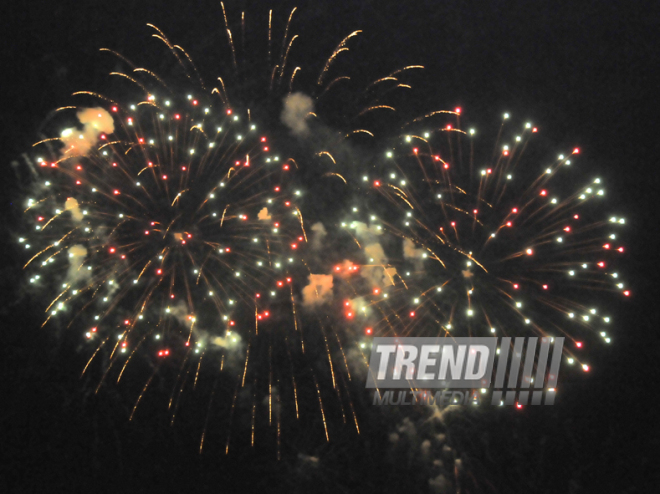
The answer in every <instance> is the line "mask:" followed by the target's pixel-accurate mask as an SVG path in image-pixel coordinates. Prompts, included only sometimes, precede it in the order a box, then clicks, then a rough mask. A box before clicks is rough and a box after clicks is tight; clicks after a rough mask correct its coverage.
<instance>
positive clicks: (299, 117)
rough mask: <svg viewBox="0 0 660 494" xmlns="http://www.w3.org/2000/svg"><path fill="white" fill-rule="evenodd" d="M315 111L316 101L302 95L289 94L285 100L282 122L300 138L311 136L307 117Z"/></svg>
mask: <svg viewBox="0 0 660 494" xmlns="http://www.w3.org/2000/svg"><path fill="white" fill-rule="evenodd" d="M313 111H314V101H313V100H312V98H310V97H309V96H307V95H305V94H302V93H293V94H289V95H288V96H286V98H284V109H283V110H282V116H281V120H282V123H283V124H284V125H286V126H287V127H288V128H289V130H291V133H292V134H293V135H295V136H298V137H305V136H306V135H307V134H309V127H308V125H307V117H308V116H309V114H310V113H312V112H313Z"/></svg>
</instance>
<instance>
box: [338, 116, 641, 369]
mask: <svg viewBox="0 0 660 494" xmlns="http://www.w3.org/2000/svg"><path fill="white" fill-rule="evenodd" d="M439 120H440V122H439ZM509 121H510V119H509V115H508V114H507V115H505V116H504V119H503V121H502V125H501V126H500V128H499V129H498V130H497V136H496V137H495V139H494V140H493V141H491V143H492V144H491V145H483V144H482V143H481V142H480V141H479V134H478V133H477V132H476V130H475V129H468V130H463V129H462V127H461V111H460V109H456V110H455V111H443V112H432V113H430V114H428V115H426V116H424V117H422V118H419V119H416V120H414V121H412V122H410V123H408V124H406V125H405V126H404V132H405V133H404V134H402V135H401V136H399V137H398V138H397V139H395V140H394V142H393V143H391V144H390V145H389V147H386V148H385V149H382V150H381V151H380V153H379V157H378V158H376V159H374V160H371V161H370V162H368V163H367V164H366V166H364V167H361V168H360V169H359V170H352V169H350V170H347V169H345V170H343V171H342V170H338V172H341V173H343V175H342V177H343V178H344V179H345V180H347V182H348V183H349V186H350V187H354V188H355V189H356V190H357V191H358V193H356V194H355V195H354V196H353V197H352V198H351V203H350V205H347V206H348V207H344V208H343V216H341V220H340V222H339V223H338V224H336V225H334V227H335V229H334V230H333V235H339V236H341V237H342V238H344V239H345V242H346V244H353V246H354V250H355V253H354V254H353V257H352V259H353V260H354V262H355V263H356V264H358V265H360V271H361V273H362V274H363V276H362V277H360V278H359V280H357V282H356V283H352V288H353V290H354V293H355V294H356V295H355V296H358V295H359V299H358V300H359V305H360V307H358V310H357V311H355V313H356V314H357V315H362V318H361V319H360V323H361V324H362V325H363V327H364V330H363V331H364V333H365V335H366V336H371V335H378V336H421V335H424V336H441V337H445V336H447V337H451V336H489V335H490V336H523V335H530V336H548V337H551V338H552V337H554V336H566V337H567V338H568V339H569V340H570V341H571V342H572V344H571V345H569V346H568V347H567V348H566V349H565V353H566V358H567V362H568V363H569V364H576V363H577V364H579V365H580V366H581V367H582V369H583V370H584V371H588V370H589V363H588V361H587V360H586V359H587V358H586V357H585V356H584V355H585V354H584V349H585V346H589V344H591V343H593V342H595V340H596V339H599V340H600V341H601V342H604V343H606V344H609V343H610V341H611V336H610V329H611V328H610V326H611V317H612V314H611V311H612V310H613V309H612V307H613V305H612V303H616V302H612V301H614V300H616V299H617V296H618V297H620V298H621V299H623V298H625V297H628V296H630V293H631V292H630V290H629V288H628V287H627V286H626V284H625V282H624V281H623V280H622V279H621V277H620V274H619V272H618V267H619V266H620V264H621V258H622V257H623V256H624V255H625V249H626V248H625V246H624V243H623V233H624V229H625V219H624V218H621V217H619V216H618V215H616V213H614V214H613V215H611V216H607V214H606V209H607V207H608V203H607V197H606V191H605V185H604V179H603V178H601V177H600V176H597V175H596V176H592V177H590V178H586V179H583V178H582V177H584V173H582V174H581V173H580V172H579V170H578V169H579V167H580V163H579V158H580V151H579V149H578V148H574V149H572V150H570V151H569V152H568V153H565V154H560V155H559V156H557V155H555V156H554V157H552V158H549V152H548V149H547V148H546V147H544V146H543V145H539V144H538V143H536V142H534V141H535V140H536V139H535V138H536V137H537V134H538V129H537V128H536V127H535V126H534V125H532V124H531V123H526V124H524V125H521V126H520V128H519V130H518V132H515V130H513V131H512V130H510V129H509V125H508V124H509ZM328 152H331V150H330V151H328ZM576 177H577V178H576ZM337 227H338V228H337ZM336 269H337V270H340V269H341V268H340V267H337V268H336ZM348 315H350V316H351V317H352V316H353V313H352V312H349V314H347V316H348ZM594 336H595V337H596V338H593V337H594ZM363 343H364V345H365V346H368V341H367V342H363Z"/></svg>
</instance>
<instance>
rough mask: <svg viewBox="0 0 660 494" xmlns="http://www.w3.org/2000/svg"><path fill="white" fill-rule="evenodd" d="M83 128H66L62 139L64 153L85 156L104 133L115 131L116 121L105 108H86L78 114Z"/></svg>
mask: <svg viewBox="0 0 660 494" xmlns="http://www.w3.org/2000/svg"><path fill="white" fill-rule="evenodd" d="M76 117H77V118H78V121H79V122H80V123H81V124H82V126H83V129H82V130H78V129H66V130H64V131H63V132H62V135H61V137H60V140H61V141H62V142H63V143H64V150H63V155H65V156H66V155H71V156H84V155H86V154H87V153H88V152H89V150H90V149H91V148H92V146H94V145H95V144H96V143H97V142H98V140H99V136H100V135H101V134H103V133H106V134H111V133H112V132H114V131H115V123H114V120H113V119H112V115H110V114H109V113H108V112H107V111H106V110H104V109H103V108H84V109H81V110H79V111H78V113H77V114H76Z"/></svg>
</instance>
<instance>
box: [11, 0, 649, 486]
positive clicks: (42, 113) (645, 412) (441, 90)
mask: <svg viewBox="0 0 660 494" xmlns="http://www.w3.org/2000/svg"><path fill="white" fill-rule="evenodd" d="M225 6H226V8H227V13H228V15H229V16H230V18H231V19H233V20H234V21H235V20H237V19H238V18H239V16H240V12H241V11H243V10H245V11H246V17H247V24H248V33H251V34H254V33H257V34H258V35H260V36H265V32H266V19H267V16H268V10H269V8H271V7H272V8H273V9H274V14H273V17H274V20H275V21H276V22H277V23H278V26H279V27H280V29H281V27H282V25H283V24H284V22H285V20H286V18H287V17H288V14H289V12H290V10H291V8H292V7H294V6H298V7H299V10H298V11H297V13H296V16H295V17H294V22H293V24H292V29H293V31H294V32H295V33H297V34H299V35H300V37H301V39H302V40H303V41H304V43H301V44H300V45H299V46H298V47H297V50H298V51H297V52H295V53H294V54H292V56H293V57H294V58H295V60H296V63H298V64H306V65H311V66H315V67H316V66H319V64H322V62H323V61H324V60H325V58H327V56H328V55H329V53H330V52H331V51H332V49H333V48H334V47H335V46H336V45H337V43H338V42H339V41H340V40H341V39H342V38H343V37H344V36H346V35H347V34H349V33H350V32H352V31H353V30H355V29H361V30H363V33H362V34H361V35H360V37H359V38H358V39H357V41H356V42H355V43H353V44H352V45H351V52H350V53H351V54H350V57H352V58H351V60H352V63H354V64H356V66H358V67H362V69H361V71H362V72H363V74H364V77H365V80H368V79H370V78H371V79H373V77H371V75H370V74H383V75H384V74H386V73H387V71H388V70H389V69H395V68H398V67H401V66H404V65H410V64H422V65H424V66H425V67H426V69H425V71H424V73H423V74H422V75H419V76H417V77H416V78H415V84H414V88H415V90H414V94H415V95H414V96H411V98H410V99H411V102H410V105H411V111H414V110H416V109H417V108H419V111H420V112H421V111H423V110H426V109H430V108H432V109H453V108H455V107H456V106H460V107H461V108H462V109H463V113H464V114H465V115H466V117H467V118H468V120H470V121H473V122H475V123H476V124H477V126H478V127H486V126H488V125H491V126H493V125H497V124H498V123H499V119H500V118H501V115H502V113H504V112H505V111H508V112H510V113H511V114H512V115H513V116H514V117H516V118H519V119H520V121H526V120H531V121H533V122H534V123H535V125H538V126H539V128H540V129H541V132H542V133H543V138H544V139H547V141H549V142H552V143H554V144H555V146H554V147H555V148H556V149H557V150H558V152H559V151H561V150H565V149H572V148H573V147H575V146H579V147H580V149H581V152H582V153H583V155H585V156H586V157H585V158H583V160H584V163H585V167H587V168H588V169H589V170H594V171H595V170H598V173H599V174H600V175H601V176H602V177H604V178H605V179H606V181H607V183H608V184H611V185H610V186H609V187H608V195H609V199H610V200H611V202H610V204H612V205H616V208H615V207H614V206H613V208H612V209H616V210H617V211H619V212H620V213H621V214H622V215H623V216H625V217H626V218H627V220H628V226H627V229H626V230H627V235H626V236H627V238H628V240H629V241H628V242H627V245H628V246H629V248H628V251H627V252H628V253H627V255H626V264H627V269H626V272H627V276H626V277H627V279H628V280H629V282H630V284H631V287H632V291H633V296H632V297H631V299H630V300H626V301H625V303H624V302H623V301H622V302H621V303H620V306H617V307H613V308H611V310H612V312H613V313H615V320H616V322H617V324H616V330H615V331H613V338H614V344H613V345H611V347H607V348H597V349H594V350H593V352H592V353H591V355H592V356H591V362H592V365H593V372H590V373H589V375H588V376H586V377H585V378H584V379H580V380H579V381H575V382H572V383H571V384H570V385H567V386H566V392H565V393H564V394H562V398H561V399H560V400H559V402H558V404H557V405H556V406H554V407H538V408H536V409H532V408H529V409H525V410H523V411H522V412H520V411H517V410H513V409H511V410H508V411H505V412H502V413H500V412H499V411H498V413H495V414H492V415H490V416H488V415H487V416H480V417H476V416H475V417H471V418H469V419H466V420H465V423H463V424H459V425H457V429H459V430H460V431H461V432H460V433H457V434H456V437H455V438H454V441H455V444H454V446H455V447H456V448H457V449H458V450H459V451H461V450H463V451H466V452H467V457H469V458H471V463H469V465H471V466H472V470H471V475H472V476H474V477H475V478H476V481H471V482H469V483H468V484H466V486H465V490H466V491H467V492H637V491H638V490H639V489H642V488H643V487H644V486H646V487H649V486H655V485H657V483H658V480H659V479H658V476H657V466H656V462H657V457H658V451H660V442H659V441H658V436H659V431H658V426H657V424H656V422H657V421H656V420H655V417H656V413H655V409H654V402H656V401H657V393H656V392H655V391H654V388H653V386H654V383H655V382H656V380H655V379H654V378H653V377H654V375H657V371H656V368H657V364H656V363H655V359H654V357H656V356H657V355H658V351H659V350H660V348H659V346H658V318H657V306H658V304H657V299H656V298H655V292H656V290H654V286H655V282H656V279H657V277H656V271H657V263H658V259H659V256H658V254H657V242H658V239H659V238H660V237H659V236H658V233H657V231H658V230H657V228H658V225H657V222H656V221H655V216H656V215H657V211H658V191H659V190H660V188H659V182H658V173H657V162H658V156H660V145H659V142H660V140H659V139H658V130H659V128H658V125H657V118H658V111H659V110H660V107H659V105H658V99H659V98H658V88H659V87H660V84H659V83H660V80H659V79H658V68H657V65H658V61H659V60H660V49H659V47H660V40H659V39H658V26H659V25H660V15H659V13H658V12H659V10H658V8H657V6H656V5H655V3H654V2H623V1H611V2H595V1H593V2H592V1H580V2H572V1H571V2H569V1H556V2H549V1H536V2H526V1H498V2H460V1H438V2H431V1H424V2H422V1H410V2H403V1H401V2H396V3H395V2H390V1H346V0H340V1H332V2H321V1H316V2H309V5H306V4H304V3H302V2H299V3H292V2H289V1H285V2H275V3H273V4H272V6H271V5H269V4H267V3H266V2H232V1H227V2H225ZM7 9H8V10H7ZM3 10H4V11H3V13H2V21H1V22H2V24H3V29H2V31H1V32H2V38H3V41H2V44H1V46H2V58H1V60H2V70H1V72H0V74H1V75H0V77H1V78H2V83H1V84H0V88H1V91H0V98H2V103H1V105H0V122H1V126H2V134H1V135H2V149H3V154H2V156H3V159H2V163H1V165H2V167H3V170H4V173H3V175H2V176H3V177H4V179H3V180H1V181H0V183H1V186H2V195H1V198H2V225H3V227H5V228H6V229H7V230H8V231H9V232H11V231H15V230H16V229H17V227H18V224H19V221H20V208H19V207H17V205H16V197H17V190H18V184H19V178H17V175H16V173H15V170H16V169H17V168H16V166H15V163H16V162H18V161H20V155H21V154H22V153H24V152H26V151H28V150H29V148H30V145H31V144H32V143H33V142H35V141H36V140H37V138H38V136H39V132H40V131H41V130H42V125H43V123H44V121H45V119H46V117H47V116H48V114H49V112H51V111H52V110H53V109H54V108H57V107H59V106H64V105H67V104H72V103H73V102H75V100H74V99H73V98H72V97H71V93H72V92H74V91H78V90H93V91H96V90H99V91H101V92H102V90H103V89H104V88H107V87H108V85H109V82H108V77H107V73H108V72H110V71H111V70H112V69H113V66H112V63H110V62H109V59H108V58H107V57H102V56H101V55H100V54H99V52H98V48H101V47H108V48H112V49H114V50H116V51H118V52H120V53H122V54H125V55H127V56H128V57H129V58H136V59H138V60H140V61H141V62H142V63H143V64H144V65H147V66H149V65H150V63H153V64H154V65H155V66H156V67H157V66H158V65H159V63H160V62H159V60H158V55H152V54H150V53H147V52H145V46H149V47H153V46H154V45H153V44H152V43H147V41H149V35H150V31H149V30H148V28H147V27H146V24H147V23H153V24H155V25H156V26H158V27H159V28H160V29H162V30H163V31H164V32H165V33H166V34H167V35H168V37H169V38H170V39H171V40H173V41H174V42H176V43H177V44H180V45H181V46H183V47H184V48H185V49H186V50H187V51H188V53H190V54H191V56H192V58H193V59H194V60H195V61H196V64H197V66H198V67H200V69H201V71H202V73H203V75H204V76H205V79H206V80H212V79H214V78H215V77H216V75H217V74H218V72H219V71H218V70H216V68H215V67H214V66H213V65H212V63H214V60H217V59H216V58H214V57H215V52H216V51H217V52H220V51H221V50H223V49H224V48H225V46H226V45H225V38H224V32H223V22H222V11H221V9H220V5H219V2H210V1H206V0H204V1H200V2H171V1H160V2H155V1H151V0H145V1H126V0H118V1H113V2H69V1H62V2H42V1H35V2H29V3H28V5H26V6H23V5H20V6H19V4H18V3H14V4H12V6H10V7H4V8H3ZM252 26H254V27H252ZM254 63H255V64H257V63H260V62H259V60H255V61H254ZM318 68H320V67H318ZM416 105H417V106H416ZM12 163H14V165H12ZM2 237H3V241H6V240H9V239H10V238H12V235H9V234H7V233H5V234H4V235H3V236H2ZM2 249H3V261H4V262H3V266H2V274H1V275H0V287H1V290H2V297H3V302H2V304H1V306H0V315H1V316H2V320H3V323H2V333H1V336H0V369H2V376H0V377H1V381H0V382H2V389H3V390H4V391H3V392H2V394H1V395H0V396H1V398H0V434H1V435H0V445H1V447H0V450H1V453H0V455H1V458H2V459H1V460H0V490H1V491H3V492H64V490H65V489H66V490H67V491H69V492H92V491H97V492H115V491H120V490H121V491H124V492H152V491H153V492H156V491H158V492H174V491H179V492H263V491H271V492H298V491H300V492H356V491H357V490H358V489H360V490H361V492H377V491H383V492H401V491H402V490H405V491H406V492H425V490H426V489H427V488H428V485H427V483H426V482H425V480H424V478H422V477H423V474H422V473H421V472H419V471H417V469H416V467H415V465H414V464H405V463H402V462H401V461H399V460H392V458H390V457H388V456H387V454H386V453H385V452H383V447H384V446H383V445H384V444H386V442H387V440H386V438H384V436H383V431H382V429H381V428H379V425H381V424H379V422H378V419H377V418H375V419H374V420H373V421H372V423H371V424H369V425H366V426H365V431H364V432H363V434H361V435H360V436H359V437H357V438H356V437H355V435H354V434H352V433H351V432H350V431H344V432H340V433H338V434H337V437H336V440H333V441H331V442H330V444H327V445H322V446H321V447H319V446H315V444H316V443H315V442H314V441H313V440H311V439H309V437H308V434H311V432H309V430H308V429H307V428H306V427H301V429H300V430H298V431H290V432H291V436H290V437H291V439H290V441H289V443H288V444H287V446H286V449H285V455H284V456H285V459H284V460H283V461H281V462H276V461H275V460H274V458H273V451H272V448H270V447H262V448H256V449H255V450H251V449H250V448H241V447H238V448H237V449H236V450H235V451H234V453H233V454H230V455H229V456H228V457H226V456H225V455H224V451H223V445H224V439H223V438H222V437H213V435H211V437H210V438H209V439H208V441H209V447H208V449H207V450H205V452H204V454H203V455H201V456H200V455H199V454H198V448H199V429H200V427H199V423H200V421H203V420H204V417H205V410H203V409H201V410H195V406H193V407H192V410H190V411H188V412H185V413H184V415H183V417H182V418H181V420H180V421H179V423H178V424H175V426H174V427H170V426H169V424H168V423H167V416H166V414H164V413H163V412H162V410H161V408H160V407H161V405H162V403H161V402H159V401H158V400H157V399H154V400H153V401H147V403H146V404H145V405H144V406H145V409H144V410H142V413H141V414H139V417H138V418H137V419H136V420H135V421H133V422H129V421H128V415H129V414H130V410H131V407H132V404H133V403H134V401H133V400H134V397H133V396H132V395H131V396H128V395H127V394H126V393H124V392H122V390H121V389H114V388H113V387H112V386H110V387H105V388H104V389H103V390H102V391H101V392H100V393H99V394H98V395H95V394H94V392H93V391H94V387H95V383H94V382H92V380H91V379H90V380H88V379H87V378H85V379H80V378H79V376H80V371H81V369H82V366H83V365H84V362H85V361H86V359H85V357H84V355H82V354H81V353H80V352H79V351H78V346H77V345H78V343H77V340H76V338H75V335H74V333H75V331H74V330H69V332H68V333H67V332H66V331H62V332H61V334H59V335H58V332H57V331H50V332H49V331H47V330H42V329H40V324H41V322H42V320H41V315H40V312H41V307H42V305H40V304H42V303H43V302H42V301H41V300H37V299H33V298H31V297H29V296H26V295H22V294H21V291H20V290H19V289H18V286H19V284H20V279H21V270H20V266H22V264H24V262H25V261H24V259H23V255H24V254H23V252H20V251H16V250H15V249H14V246H12V245H10V243H7V244H5V245H3V247H2ZM163 393H165V394H166V391H164V392H163ZM194 401H195V400H194V399H193V402H194ZM197 403H198V405H196V406H197V407H198V408H203V406H204V405H203V403H204V401H203V400H197ZM189 408H190V407H189ZM299 454H304V455H310V456H318V457H320V458H321V461H320V463H321V464H320V466H318V467H315V468H308V467H305V466H301V464H300V461H299V458H300V457H299ZM420 479H421V480H420Z"/></svg>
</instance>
